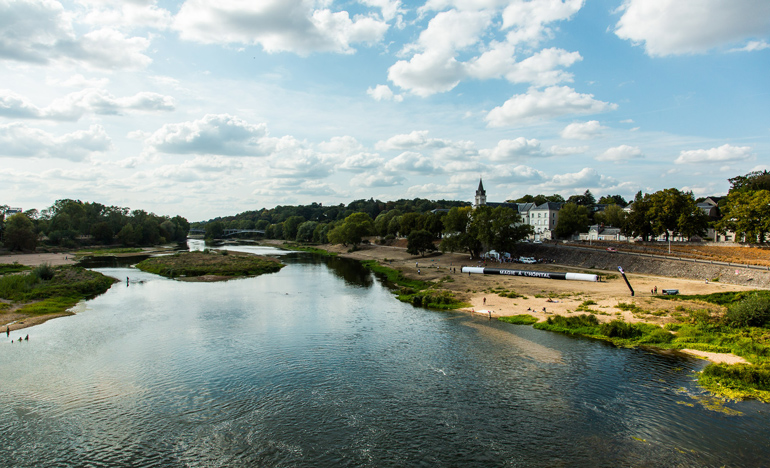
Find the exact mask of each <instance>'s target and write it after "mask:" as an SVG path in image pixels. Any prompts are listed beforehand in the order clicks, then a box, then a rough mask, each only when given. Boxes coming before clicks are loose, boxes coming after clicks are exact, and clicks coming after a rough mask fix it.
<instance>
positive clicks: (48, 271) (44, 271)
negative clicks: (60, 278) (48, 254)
mask: <svg viewBox="0 0 770 468" xmlns="http://www.w3.org/2000/svg"><path fill="white" fill-rule="evenodd" d="M32 274H33V275H35V276H37V277H38V278H39V279H41V280H43V281H49V280H51V279H53V277H54V275H55V274H56V271H55V270H54V269H53V267H51V265H50V264H48V263H43V264H41V265H38V266H37V267H35V269H34V270H32Z"/></svg>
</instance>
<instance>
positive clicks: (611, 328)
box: [599, 320, 642, 338]
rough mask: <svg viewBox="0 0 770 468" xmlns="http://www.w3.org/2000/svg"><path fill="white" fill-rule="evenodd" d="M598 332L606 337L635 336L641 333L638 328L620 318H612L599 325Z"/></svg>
mask: <svg viewBox="0 0 770 468" xmlns="http://www.w3.org/2000/svg"><path fill="white" fill-rule="evenodd" d="M599 332H600V333H601V334H602V335H604V336H606V337H608V338H636V337H638V336H641V335H642V331H641V330H640V329H638V328H637V327H635V326H634V325H632V324H630V323H626V322H624V321H622V320H613V321H611V322H607V323H603V324H601V325H599Z"/></svg>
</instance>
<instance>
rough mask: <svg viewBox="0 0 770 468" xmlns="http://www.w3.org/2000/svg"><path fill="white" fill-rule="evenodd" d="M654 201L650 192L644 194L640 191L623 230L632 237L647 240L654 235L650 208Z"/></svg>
mask: <svg viewBox="0 0 770 468" xmlns="http://www.w3.org/2000/svg"><path fill="white" fill-rule="evenodd" d="M651 206H652V201H651V200H650V195H649V194H644V195H642V192H641V191H639V192H638V193H637V194H636V197H635V198H634V203H633V205H631V212H630V213H628V215H627V216H626V224H625V228H624V230H623V232H624V233H625V234H626V235H629V236H632V237H641V238H642V239H643V240H645V241H647V240H649V239H650V236H652V235H653V232H654V231H653V228H652V219H651V217H650V208H651Z"/></svg>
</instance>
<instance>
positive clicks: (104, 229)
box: [91, 221, 114, 244]
mask: <svg viewBox="0 0 770 468" xmlns="http://www.w3.org/2000/svg"><path fill="white" fill-rule="evenodd" d="M91 235H92V236H94V240H95V241H97V242H101V243H102V244H109V243H110V242H112V239H113V237H114V233H113V232H112V228H111V227H110V223H108V222H106V221H102V222H101V223H96V224H94V225H93V226H91Z"/></svg>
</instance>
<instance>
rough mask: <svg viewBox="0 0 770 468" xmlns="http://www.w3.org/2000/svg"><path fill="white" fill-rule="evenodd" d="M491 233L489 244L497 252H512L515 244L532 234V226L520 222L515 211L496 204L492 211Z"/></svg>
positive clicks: (519, 217)
mask: <svg viewBox="0 0 770 468" xmlns="http://www.w3.org/2000/svg"><path fill="white" fill-rule="evenodd" d="M491 228H492V235H491V241H490V244H489V246H490V247H491V248H492V249H494V250H497V251H498V252H512V251H513V250H514V249H515V247H516V244H517V243H518V242H520V241H522V240H523V239H526V238H527V236H529V235H530V234H532V232H533V227H532V226H530V225H529V224H521V216H519V213H518V212H517V211H514V210H513V209H511V208H507V207H504V206H498V207H497V208H495V209H494V210H493V211H492V226H491Z"/></svg>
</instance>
